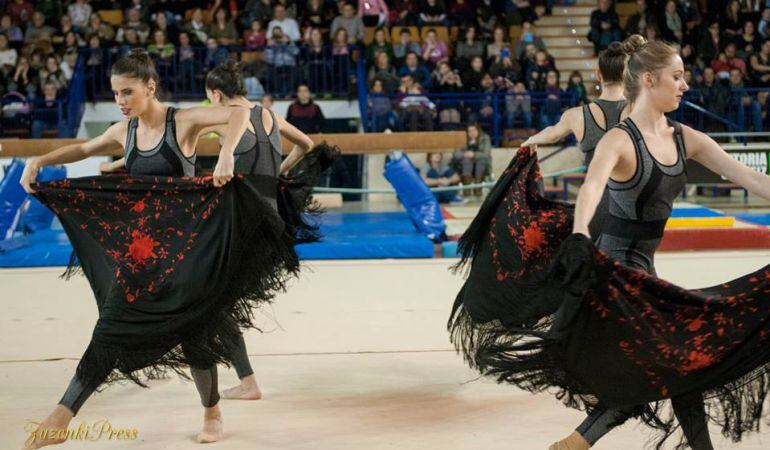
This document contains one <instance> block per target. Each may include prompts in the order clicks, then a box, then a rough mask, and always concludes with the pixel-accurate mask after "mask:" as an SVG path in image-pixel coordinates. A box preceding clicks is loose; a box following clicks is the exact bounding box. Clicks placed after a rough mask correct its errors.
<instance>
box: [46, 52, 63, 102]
mask: <svg viewBox="0 0 770 450" xmlns="http://www.w3.org/2000/svg"><path fill="white" fill-rule="evenodd" d="M44 84H53V85H54V86H56V89H57V90H58V91H59V92H60V93H61V92H63V91H64V89H65V88H66V87H67V77H66V76H65V75H64V72H63V71H62V70H61V67H59V59H58V58H57V57H56V55H48V56H46V58H45V66H44V67H43V68H42V69H41V70H40V90H41V92H42V90H43V85H44Z"/></svg>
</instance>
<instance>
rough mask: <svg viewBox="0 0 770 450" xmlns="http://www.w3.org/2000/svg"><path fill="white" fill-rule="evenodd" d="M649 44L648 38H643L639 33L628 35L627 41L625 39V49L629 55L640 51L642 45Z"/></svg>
mask: <svg viewBox="0 0 770 450" xmlns="http://www.w3.org/2000/svg"><path fill="white" fill-rule="evenodd" d="M645 45H647V39H645V38H643V37H642V36H641V35H639V34H633V35H631V36H629V37H628V39H626V40H625V41H623V44H622V46H623V51H624V52H625V53H626V54H627V55H628V56H631V55H633V54H634V53H636V52H638V51H639V50H640V49H641V48H642V47H644V46H645Z"/></svg>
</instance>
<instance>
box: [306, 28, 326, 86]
mask: <svg viewBox="0 0 770 450" xmlns="http://www.w3.org/2000/svg"><path fill="white" fill-rule="evenodd" d="M331 61H332V56H331V49H330V48H329V46H327V45H325V43H324V39H323V35H322V34H321V30H319V29H318V28H311V29H310V37H309V38H308V42H307V44H306V45H305V70H306V73H307V78H306V79H307V82H308V84H309V87H310V90H311V91H312V92H329V90H331V87H332V63H331Z"/></svg>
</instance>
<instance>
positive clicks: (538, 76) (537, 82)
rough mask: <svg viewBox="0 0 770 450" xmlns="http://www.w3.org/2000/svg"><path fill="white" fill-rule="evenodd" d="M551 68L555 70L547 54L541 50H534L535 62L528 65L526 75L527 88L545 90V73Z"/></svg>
mask: <svg viewBox="0 0 770 450" xmlns="http://www.w3.org/2000/svg"><path fill="white" fill-rule="evenodd" d="M551 70H556V68H555V67H554V66H553V63H552V62H551V61H550V60H549V59H548V54H547V53H546V52H544V51H542V50H538V51H537V52H535V64H534V65H532V66H530V68H529V69H528V72H527V77H526V81H527V87H528V88H529V90H531V91H542V90H545V84H546V75H547V74H548V72H549V71H551Z"/></svg>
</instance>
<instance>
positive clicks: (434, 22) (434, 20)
mask: <svg viewBox="0 0 770 450" xmlns="http://www.w3.org/2000/svg"><path fill="white" fill-rule="evenodd" d="M420 25H421V26H447V25H448V24H447V22H446V8H444V4H443V3H442V2H441V0H425V3H423V5H422V7H421V8H420Z"/></svg>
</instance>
